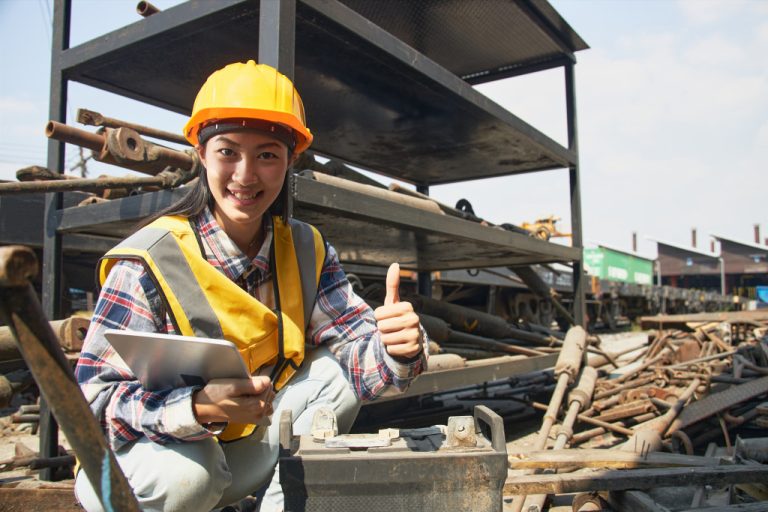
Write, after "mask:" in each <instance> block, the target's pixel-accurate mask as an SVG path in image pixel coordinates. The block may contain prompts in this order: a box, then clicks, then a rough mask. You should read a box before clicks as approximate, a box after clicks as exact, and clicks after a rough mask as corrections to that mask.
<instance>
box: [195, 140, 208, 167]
mask: <svg viewBox="0 0 768 512" xmlns="http://www.w3.org/2000/svg"><path fill="white" fill-rule="evenodd" d="M195 151H197V156H198V157H199V158H200V162H201V163H202V164H203V167H208V166H207V165H206V163H205V146H204V145H202V144H198V145H197V146H195Z"/></svg>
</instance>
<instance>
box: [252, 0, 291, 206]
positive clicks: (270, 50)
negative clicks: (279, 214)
mask: <svg viewBox="0 0 768 512" xmlns="http://www.w3.org/2000/svg"><path fill="white" fill-rule="evenodd" d="M295 50H296V0H261V2H260V5H259V63H260V64H268V65H270V66H272V67H273V68H275V69H277V70H278V71H280V72H281V73H282V74H284V75H285V76H287V77H288V78H290V79H291V80H292V81H293V75H294V66H295ZM285 181H286V186H287V187H288V188H287V190H286V191H285V194H284V196H283V198H284V200H285V202H286V205H285V211H286V212H287V213H288V216H289V217H293V193H294V181H293V169H292V168H288V175H287V176H286V177H285Z"/></svg>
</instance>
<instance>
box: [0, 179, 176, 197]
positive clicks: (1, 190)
mask: <svg viewBox="0 0 768 512" xmlns="http://www.w3.org/2000/svg"><path fill="white" fill-rule="evenodd" d="M164 184H165V180H164V179H163V178H158V177H155V176H152V177H147V178H96V179H79V178H75V179H71V180H56V181H25V182H14V181H9V182H7V183H0V195H6V194H39V193H43V192H72V191H80V192H101V191H103V190H110V189H114V188H136V187H146V186H157V187H161V186H163V185H164Z"/></svg>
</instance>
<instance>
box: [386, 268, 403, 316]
mask: <svg viewBox="0 0 768 512" xmlns="http://www.w3.org/2000/svg"><path fill="white" fill-rule="evenodd" d="M385 286H386V289H387V295H386V296H385V297H384V305H385V306H389V305H392V304H397V303H398V302H400V265H399V264H397V263H393V264H391V265H390V266H389V269H388V270H387V280H386V285H385Z"/></svg>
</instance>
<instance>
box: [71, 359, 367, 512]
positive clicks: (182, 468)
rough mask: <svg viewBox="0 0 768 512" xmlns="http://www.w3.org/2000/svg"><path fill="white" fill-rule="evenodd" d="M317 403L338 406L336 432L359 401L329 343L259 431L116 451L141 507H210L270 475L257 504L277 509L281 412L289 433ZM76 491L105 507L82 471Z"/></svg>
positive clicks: (346, 425) (91, 508)
mask: <svg viewBox="0 0 768 512" xmlns="http://www.w3.org/2000/svg"><path fill="white" fill-rule="evenodd" d="M321 406H328V407H331V408H332V409H333V410H334V411H335V412H336V418H337V421H338V426H339V433H346V432H348V431H349V429H350V428H351V427H352V423H353V422H354V420H355V417H356V416H357V413H358V411H359V409H360V402H359V400H358V399H357V397H356V395H355V394H354V392H353V391H352V388H351V387H350V385H349V383H348V382H347V379H346V378H345V377H344V374H343V373H342V370H341V367H340V366H339V363H338V362H337V361H336V358H335V357H333V355H332V354H331V353H330V352H329V351H328V349H326V348H317V349H314V350H308V351H307V354H306V357H305V360H304V364H302V366H301V368H300V369H299V371H298V372H297V373H296V375H295V376H294V377H293V378H292V379H291V380H290V381H289V384H288V385H287V386H285V387H284V388H283V389H281V390H280V391H279V392H278V393H277V395H276V396H275V400H274V402H273V407H274V414H273V415H272V425H270V426H269V427H267V431H266V433H265V434H264V435H262V436H260V435H258V432H257V434H255V435H253V436H250V437H248V438H245V439H241V440H238V441H233V442H230V443H224V444H219V443H218V442H216V440H214V439H205V440H203V441H195V442H189V443H171V444H165V445H161V444H156V443H153V442H151V441H148V440H147V439H146V438H141V439H140V440H138V441H135V442H134V443H131V444H130V445H128V446H126V447H124V448H122V449H120V450H118V451H117V452H116V454H115V456H116V459H117V462H118V464H119V465H120V467H121V468H122V470H123V472H124V473H125V476H126V477H127V478H128V482H129V483H130V485H131V488H132V489H133V491H134V494H136V498H137V499H138V501H139V505H140V506H141V509H142V510H145V511H185V512H193V511H201V512H207V511H209V510H211V509H212V508H215V507H222V506H224V505H228V504H231V503H235V502H237V501H239V500H241V499H243V498H245V497H246V496H248V495H250V494H251V493H252V492H254V491H256V490H258V489H259V488H261V487H263V486H264V485H266V484H267V483H269V487H268V488H267V491H266V493H265V495H264V498H263V500H262V503H261V508H260V511H261V512H273V511H281V510H283V492H282V488H281V487H280V481H279V471H278V470H277V467H276V466H277V457H278V451H279V446H280V443H279V424H280V421H279V418H280V415H281V413H282V411H284V410H288V409H290V410H291V411H292V415H293V433H294V435H303V434H309V433H310V430H311V426H312V418H313V416H314V413H315V411H316V410H317V409H318V408H319V407H321ZM259 428H262V427H259ZM75 493H76V494H77V498H78V500H79V501H80V503H81V505H82V506H83V508H85V509H86V510H87V511H88V512H103V510H104V509H103V508H102V506H101V502H100V501H99V499H98V497H97V495H96V493H95V492H94V490H93V488H92V486H91V484H90V482H89V481H88V477H87V476H86V475H85V471H80V472H79V473H78V475H77V480H76V482H75Z"/></svg>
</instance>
